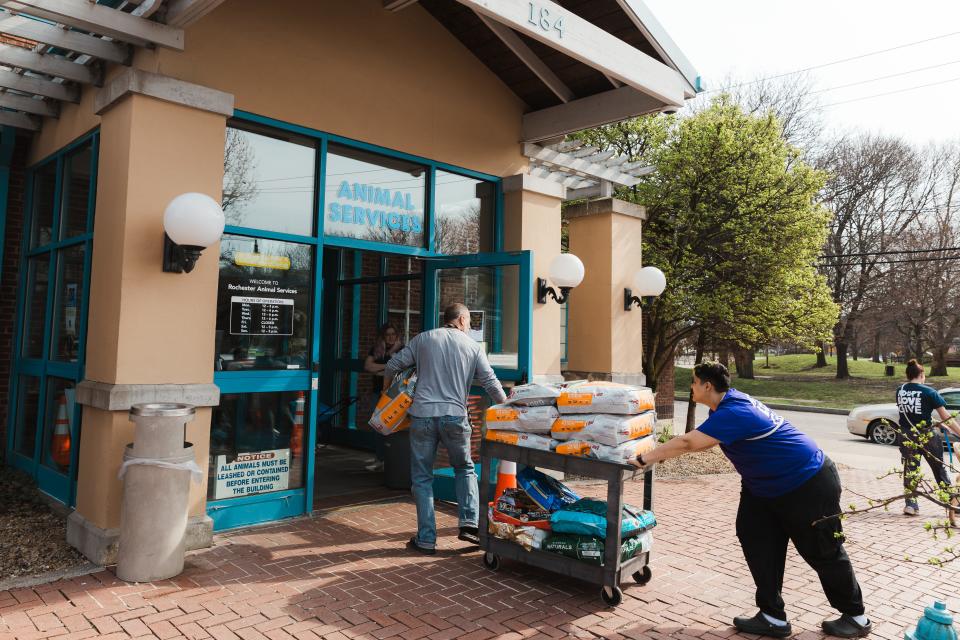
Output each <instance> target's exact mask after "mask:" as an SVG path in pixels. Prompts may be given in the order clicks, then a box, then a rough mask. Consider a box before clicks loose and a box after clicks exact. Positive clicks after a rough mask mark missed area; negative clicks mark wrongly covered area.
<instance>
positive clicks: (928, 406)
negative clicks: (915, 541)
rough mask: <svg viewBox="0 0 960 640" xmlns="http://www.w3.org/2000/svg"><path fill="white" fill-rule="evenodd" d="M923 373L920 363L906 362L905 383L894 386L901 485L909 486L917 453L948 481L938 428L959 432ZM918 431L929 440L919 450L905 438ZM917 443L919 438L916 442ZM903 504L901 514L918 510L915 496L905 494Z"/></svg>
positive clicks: (912, 438)
mask: <svg viewBox="0 0 960 640" xmlns="http://www.w3.org/2000/svg"><path fill="white" fill-rule="evenodd" d="M926 380H927V377H926V375H925V374H924V372H923V365H922V364H920V363H919V362H917V361H916V360H911V361H910V362H908V363H907V383H906V384H902V385H900V386H899V387H897V409H898V410H899V412H900V425H899V427H900V428H899V429H898V430H897V444H898V445H899V446H900V456H901V457H902V458H903V472H904V473H903V486H904V488H905V489H906V490H908V491H909V490H910V486H909V485H910V484H911V481H910V476H911V475H912V474H913V473H914V472H916V471H917V470H918V469H919V468H920V460H918V459H917V457H916V456H917V454H918V453H919V454H921V457H923V458H924V459H925V460H926V461H927V464H929V465H930V470H931V471H933V477H934V480H936V482H937V484H938V485H939V484H941V483H946V485H947V486H948V487H949V486H950V485H951V484H952V481H951V479H950V474H949V473H948V472H947V468H946V466H944V464H943V436H942V435H940V428H939V427H943V428H946V429H950V430H951V431H953V432H954V433H956V434H957V435H958V436H960V427H958V426H957V423H956V421H955V420H953V419H952V418H951V417H950V413H949V412H948V411H947V410H946V408H945V407H946V404H947V403H946V401H945V400H944V399H943V396H941V395H940V394H939V393H937V391H936V389H934V388H933V387H928V386H927V385H925V384H924V382H926ZM934 410H936V412H937V414H938V415H939V416H940V418H941V420H943V422H941V423H940V425H939V427H934V426H933V412H934ZM918 434H923V435H924V437H926V436H927V435H929V440H927V442H926V444H925V445H924V446H923V448H922V449H920V450H919V451H918V450H917V449H916V448H914V447H909V446H907V445H906V444H905V442H916V441H917V436H918ZM917 444H919V442H917ZM906 503H907V504H906V506H905V507H904V508H903V513H904V515H908V516H915V515H918V514H919V513H920V505H919V504H918V502H917V499H916V497H908V498H907V499H906Z"/></svg>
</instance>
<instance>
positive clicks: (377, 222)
mask: <svg viewBox="0 0 960 640" xmlns="http://www.w3.org/2000/svg"><path fill="white" fill-rule="evenodd" d="M326 230H328V231H332V232H333V233H334V234H335V235H342V236H346V237H350V238H358V239H364V240H374V241H378V242H387V243H390V244H402V245H408V246H418V245H420V243H421V242H422V240H421V239H422V237H423V210H422V205H421V204H420V203H419V202H418V201H417V196H415V195H414V193H412V192H411V191H404V190H399V189H389V188H385V187H380V186H377V185H373V184H364V183H360V182H353V183H350V182H347V181H346V180H343V181H341V182H340V183H339V185H338V186H337V189H336V192H335V194H334V195H333V197H332V198H331V199H330V202H329V203H328V204H327V219H326Z"/></svg>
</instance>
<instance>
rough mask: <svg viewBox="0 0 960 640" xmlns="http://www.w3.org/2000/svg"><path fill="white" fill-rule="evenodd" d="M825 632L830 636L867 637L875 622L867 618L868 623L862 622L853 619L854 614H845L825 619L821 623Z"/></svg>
mask: <svg viewBox="0 0 960 640" xmlns="http://www.w3.org/2000/svg"><path fill="white" fill-rule="evenodd" d="M820 627H821V628H822V629H823V632H824V633H825V634H827V635H828V636H836V637H838V638H865V637H867V636H868V635H870V632H871V631H872V630H873V623H871V622H870V621H869V620H867V624H860V623H859V622H857V621H856V620H854V619H853V616H848V615H847V614H843V615H842V616H840V617H839V618H837V619H836V620H824V621H823V622H822V623H820Z"/></svg>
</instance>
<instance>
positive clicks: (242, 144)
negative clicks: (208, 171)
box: [222, 126, 316, 236]
mask: <svg viewBox="0 0 960 640" xmlns="http://www.w3.org/2000/svg"><path fill="white" fill-rule="evenodd" d="M268 133H269V135H268ZM315 187H316V145H315V143H314V142H313V141H311V140H308V139H304V138H300V137H297V136H284V135H283V134H282V132H278V131H273V130H270V131H269V132H263V131H259V130H257V131H252V130H251V131H248V130H246V129H241V128H238V127H236V126H230V127H228V128H227V142H226V147H225V148H224V154H223V202H222V205H223V215H224V217H225V218H226V222H227V224H228V225H232V226H235V227H247V228H250V229H263V230H264V231H276V232H279V233H288V234H293V235H301V236H310V235H313V232H314V217H315V216H314V206H313V201H314V193H315Z"/></svg>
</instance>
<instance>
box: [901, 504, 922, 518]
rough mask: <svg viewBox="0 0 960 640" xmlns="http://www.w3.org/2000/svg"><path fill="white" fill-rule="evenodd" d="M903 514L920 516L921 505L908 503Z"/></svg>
mask: <svg viewBox="0 0 960 640" xmlns="http://www.w3.org/2000/svg"><path fill="white" fill-rule="evenodd" d="M903 515H905V516H918V515H920V507H918V506H916V505H912V504H908V505H907V506H905V507H904V508H903Z"/></svg>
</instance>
